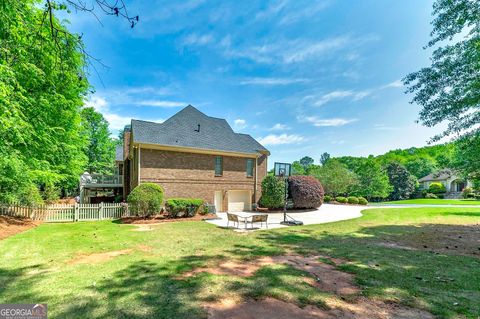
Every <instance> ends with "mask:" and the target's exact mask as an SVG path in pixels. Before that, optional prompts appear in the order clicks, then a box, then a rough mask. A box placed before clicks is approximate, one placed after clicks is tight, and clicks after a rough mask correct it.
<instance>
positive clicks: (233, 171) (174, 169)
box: [140, 148, 267, 210]
mask: <svg viewBox="0 0 480 319" xmlns="http://www.w3.org/2000/svg"><path fill="white" fill-rule="evenodd" d="M140 158H141V160H140V166H141V168H140V180H141V182H154V183H158V184H159V185H161V186H162V188H163V189H164V191H165V197H166V198H171V197H195V198H201V199H203V200H205V201H207V202H208V203H211V204H213V203H214V194H215V191H222V194H223V210H226V209H227V207H228V191H229V190H250V192H251V194H252V203H253V202H257V201H258V199H259V198H260V195H261V194H260V193H261V181H262V180H263V178H264V177H265V175H266V173H267V157H266V156H262V157H260V158H259V159H258V161H257V166H256V167H255V168H254V169H256V170H257V184H256V185H255V172H254V176H253V177H247V174H246V166H247V163H246V162H247V158H243V157H232V156H223V175H222V176H215V169H214V168H215V164H214V163H215V155H209V154H194V153H183V152H173V151H163V150H151V149H143V148H142V149H141V156H140ZM254 160H255V159H254ZM255 190H256V191H257V192H256V198H253V195H254V193H255Z"/></svg>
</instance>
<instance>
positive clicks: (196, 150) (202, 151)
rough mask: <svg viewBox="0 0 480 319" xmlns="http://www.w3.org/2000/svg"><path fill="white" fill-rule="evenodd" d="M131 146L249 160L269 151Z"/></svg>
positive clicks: (146, 145) (137, 144)
mask: <svg viewBox="0 0 480 319" xmlns="http://www.w3.org/2000/svg"><path fill="white" fill-rule="evenodd" d="M133 144H134V145H135V146H138V147H141V148H144V149H145V148H147V149H154V150H164V151H172V152H185V153H198V154H211V155H225V156H238V157H249V158H252V157H260V156H262V155H270V152H269V151H257V153H244V152H231V151H221V150H214V149H206V148H196V147H185V146H172V145H162V144H149V143H138V142H133Z"/></svg>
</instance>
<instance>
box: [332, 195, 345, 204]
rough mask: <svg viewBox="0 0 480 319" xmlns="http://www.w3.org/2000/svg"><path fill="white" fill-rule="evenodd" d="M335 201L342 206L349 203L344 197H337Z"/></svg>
mask: <svg viewBox="0 0 480 319" xmlns="http://www.w3.org/2000/svg"><path fill="white" fill-rule="evenodd" d="M335 200H336V201H337V202H339V203H341V204H346V203H347V198H346V197H343V196H337V198H336V199H335Z"/></svg>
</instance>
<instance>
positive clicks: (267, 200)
mask: <svg viewBox="0 0 480 319" xmlns="http://www.w3.org/2000/svg"><path fill="white" fill-rule="evenodd" d="M284 203H285V182H284V181H283V179H281V178H276V177H275V176H273V175H267V176H266V177H265V178H264V179H263V181H262V197H260V205H261V206H262V207H267V208H272V209H275V208H281V207H283V205H284Z"/></svg>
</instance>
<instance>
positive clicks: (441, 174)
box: [418, 168, 454, 182]
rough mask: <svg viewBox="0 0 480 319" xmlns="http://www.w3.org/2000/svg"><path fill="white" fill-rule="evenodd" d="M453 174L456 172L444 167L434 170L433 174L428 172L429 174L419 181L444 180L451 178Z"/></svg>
mask: <svg viewBox="0 0 480 319" xmlns="http://www.w3.org/2000/svg"><path fill="white" fill-rule="evenodd" d="M453 175H454V172H452V170H450V169H448V168H446V169H442V170H439V171H436V172H433V173H431V174H428V175H427V176H424V177H422V178H420V179H419V180H418V181H419V182H428V181H443V180H446V179H449V178H450V177H452V176H453Z"/></svg>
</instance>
